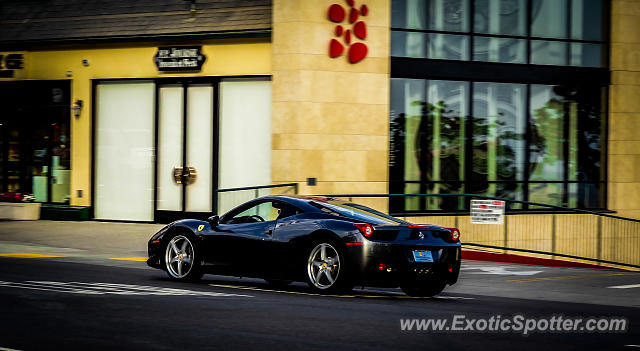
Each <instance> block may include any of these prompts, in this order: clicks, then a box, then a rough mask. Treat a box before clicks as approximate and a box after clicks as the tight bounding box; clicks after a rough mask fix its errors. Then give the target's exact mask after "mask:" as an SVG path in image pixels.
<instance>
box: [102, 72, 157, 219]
mask: <svg viewBox="0 0 640 351" xmlns="http://www.w3.org/2000/svg"><path fill="white" fill-rule="evenodd" d="M154 95H155V84H154V83H152V82H142V81H141V82H127V83H103V84H99V85H98V86H97V88H96V107H95V109H96V140H95V144H96V147H95V150H96V175H95V184H96V185H95V187H96V192H95V217H96V218H98V219H121V220H132V221H151V220H153V187H152V186H151V185H152V184H153V162H154V161H153V156H154V155H153V150H154V111H153V108H154V103H153V102H154Z"/></svg>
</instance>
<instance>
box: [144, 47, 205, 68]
mask: <svg viewBox="0 0 640 351" xmlns="http://www.w3.org/2000/svg"><path fill="white" fill-rule="evenodd" d="M200 49H202V47H201V46H172V47H159V48H158V52H157V53H156V56H154V57H153V61H154V62H155V63H156V67H158V71H160V72H184V71H187V72H200V70H202V64H203V63H204V61H205V60H206V57H205V56H204V55H203V54H202V53H201V52H200Z"/></svg>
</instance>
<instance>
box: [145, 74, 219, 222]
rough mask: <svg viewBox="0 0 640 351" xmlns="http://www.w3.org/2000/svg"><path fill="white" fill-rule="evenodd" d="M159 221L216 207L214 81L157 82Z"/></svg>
mask: <svg viewBox="0 0 640 351" xmlns="http://www.w3.org/2000/svg"><path fill="white" fill-rule="evenodd" d="M157 89H158V95H157V96H158V132H157V133H158V134H157V135H158V144H157V145H158V147H157V166H156V167H157V181H156V191H157V193H156V214H155V220H156V221H158V222H170V221H173V220H176V219H180V218H206V217H208V216H210V215H211V212H212V210H213V191H214V187H215V185H214V169H213V168H214V162H213V161H214V155H216V152H215V150H214V136H215V135H216V131H215V130H214V129H215V123H214V122H215V121H214V96H215V90H216V89H215V85H214V84H212V83H207V84H189V83H185V82H178V83H176V84H162V85H158V88H157Z"/></svg>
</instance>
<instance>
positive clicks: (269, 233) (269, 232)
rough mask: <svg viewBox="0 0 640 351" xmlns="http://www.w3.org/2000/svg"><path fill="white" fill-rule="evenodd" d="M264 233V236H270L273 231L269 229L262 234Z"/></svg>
mask: <svg viewBox="0 0 640 351" xmlns="http://www.w3.org/2000/svg"><path fill="white" fill-rule="evenodd" d="M264 233H265V234H267V235H271V234H272V233H273V229H269V230H267V231H266V232H264Z"/></svg>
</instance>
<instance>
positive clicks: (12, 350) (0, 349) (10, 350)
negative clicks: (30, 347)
mask: <svg viewBox="0 0 640 351" xmlns="http://www.w3.org/2000/svg"><path fill="white" fill-rule="evenodd" d="M0 351H20V350H16V349H10V348H7V347H0Z"/></svg>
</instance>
